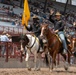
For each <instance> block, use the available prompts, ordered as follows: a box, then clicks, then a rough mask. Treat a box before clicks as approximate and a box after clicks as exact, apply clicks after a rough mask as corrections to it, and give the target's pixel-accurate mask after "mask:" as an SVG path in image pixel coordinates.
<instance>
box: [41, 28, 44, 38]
mask: <svg viewBox="0 0 76 75" xmlns="http://www.w3.org/2000/svg"><path fill="white" fill-rule="evenodd" d="M44 29H45V27H42V29H41V34H40V37H43V36H44Z"/></svg>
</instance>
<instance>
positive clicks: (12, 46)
mask: <svg viewBox="0 0 76 75" xmlns="http://www.w3.org/2000/svg"><path fill="white" fill-rule="evenodd" d="M3 46H5V53H4V55H2V47H3ZM21 54H22V52H21V50H20V44H19V43H18V42H14V43H13V42H0V57H3V58H5V61H6V62H8V60H9V58H18V57H19V58H20V62H22V55H21Z"/></svg>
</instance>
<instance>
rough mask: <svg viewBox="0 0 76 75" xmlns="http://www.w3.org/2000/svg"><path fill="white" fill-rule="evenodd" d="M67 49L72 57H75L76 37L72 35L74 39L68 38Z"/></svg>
mask: <svg viewBox="0 0 76 75" xmlns="http://www.w3.org/2000/svg"><path fill="white" fill-rule="evenodd" d="M68 39H69V42H70V44H69V48H70V49H71V51H72V52H73V54H74V56H75V57H76V35H74V37H72V36H69V38H68Z"/></svg>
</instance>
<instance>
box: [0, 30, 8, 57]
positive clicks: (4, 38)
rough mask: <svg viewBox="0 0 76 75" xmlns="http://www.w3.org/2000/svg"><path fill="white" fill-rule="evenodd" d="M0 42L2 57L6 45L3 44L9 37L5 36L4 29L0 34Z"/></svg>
mask: <svg viewBox="0 0 76 75" xmlns="http://www.w3.org/2000/svg"><path fill="white" fill-rule="evenodd" d="M0 38H1V42H2V46H1V50H2V52H1V55H2V57H4V53H5V51H6V45H5V42H9V38H8V37H7V36H6V31H4V32H3V33H2V35H1V37H0Z"/></svg>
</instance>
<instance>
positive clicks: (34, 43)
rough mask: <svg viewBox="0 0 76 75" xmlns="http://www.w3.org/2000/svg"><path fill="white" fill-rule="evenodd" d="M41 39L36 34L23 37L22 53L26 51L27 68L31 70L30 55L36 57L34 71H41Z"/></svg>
mask: <svg viewBox="0 0 76 75" xmlns="http://www.w3.org/2000/svg"><path fill="white" fill-rule="evenodd" d="M39 49H40V43H39V39H38V38H37V37H36V36H35V35H34V34H25V35H23V36H22V41H21V51H23V50H26V58H25V61H26V67H27V68H28V70H31V67H30V65H29V58H30V55H31V54H33V55H34V70H40V59H41V53H40V52H38V51H39Z"/></svg>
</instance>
